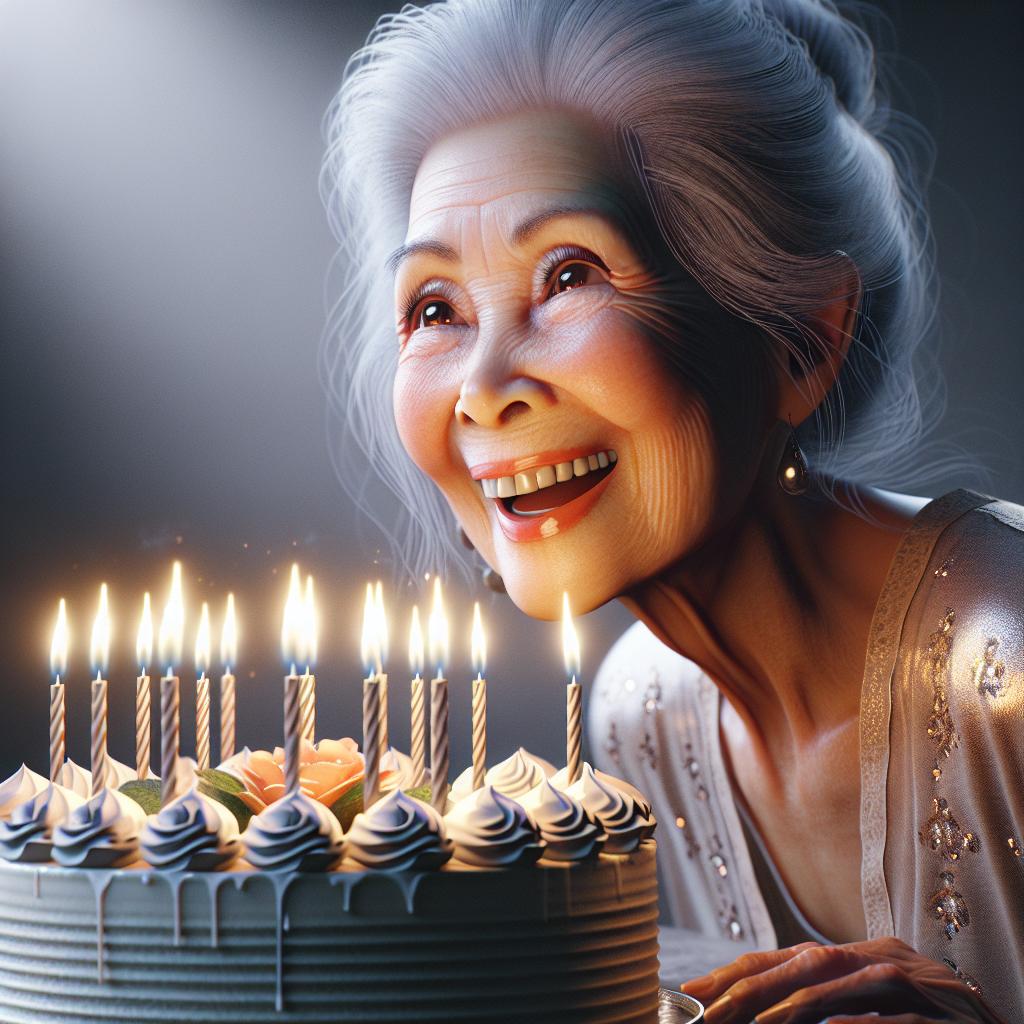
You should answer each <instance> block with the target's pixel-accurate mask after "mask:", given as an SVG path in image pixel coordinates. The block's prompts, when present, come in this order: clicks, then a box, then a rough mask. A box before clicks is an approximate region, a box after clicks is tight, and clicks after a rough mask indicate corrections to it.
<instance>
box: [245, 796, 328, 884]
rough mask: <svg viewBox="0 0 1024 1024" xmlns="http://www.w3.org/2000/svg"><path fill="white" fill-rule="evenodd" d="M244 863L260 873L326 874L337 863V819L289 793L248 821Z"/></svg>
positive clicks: (321, 805)
mask: <svg viewBox="0 0 1024 1024" xmlns="http://www.w3.org/2000/svg"><path fill="white" fill-rule="evenodd" d="M242 838H243V842H244V843H245V859H246V860H247V861H248V862H249V863H250V864H252V866H253V867H256V868H260V869H261V870H263V871H326V870H328V868H331V867H333V866H334V865H335V864H337V863H338V861H339V860H341V853H342V832H341V825H340V823H339V822H338V819H337V818H336V817H335V816H334V815H333V814H331V812H330V811H329V810H328V809H327V808H326V807H324V805H323V804H321V803H318V802H317V801H316V800H312V799H310V798H309V797H308V796H304V795H303V794H302V793H289V794H288V795H286V796H283V797H282V798H281V799H280V800H276V801H275V802H274V803H272V804H271V805H270V806H269V807H266V808H264V809H263V810H262V811H260V813H259V814H257V815H256V816H255V817H254V818H252V819H251V820H250V822H249V827H248V828H247V829H246V830H245V835H244V836H243V837H242Z"/></svg>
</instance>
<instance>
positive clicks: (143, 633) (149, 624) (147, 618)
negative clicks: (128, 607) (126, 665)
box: [135, 590, 153, 675]
mask: <svg viewBox="0 0 1024 1024" xmlns="http://www.w3.org/2000/svg"><path fill="white" fill-rule="evenodd" d="M135 660H136V662H137V663H138V666H139V668H140V670H141V672H142V675H145V674H146V668H147V667H148V665H149V663H150V662H151V661H152V660H153V608H152V605H151V604H150V600H149V591H148V590H147V591H146V592H145V593H144V594H143V595H142V616H141V618H140V619H139V631H138V633H136V634H135Z"/></svg>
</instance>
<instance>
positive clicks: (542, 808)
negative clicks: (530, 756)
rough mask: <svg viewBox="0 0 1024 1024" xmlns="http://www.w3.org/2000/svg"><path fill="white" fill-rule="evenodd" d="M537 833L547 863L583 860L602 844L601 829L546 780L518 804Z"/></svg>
mask: <svg viewBox="0 0 1024 1024" xmlns="http://www.w3.org/2000/svg"><path fill="white" fill-rule="evenodd" d="M519 802H520V804H522V806H523V809H524V810H525V811H526V812H527V813H528V814H529V815H530V817H531V818H533V820H534V822H535V823H536V825H537V828H538V829H540V836H541V839H543V840H544V842H545V843H546V844H547V845H546V846H545V847H544V856H545V857H547V858H549V859H550V860H584V859H585V858H587V857H590V856H592V855H593V854H595V853H597V852H598V851H599V850H600V849H601V846H602V844H603V843H604V841H605V834H604V831H603V829H602V828H601V826H600V825H599V824H598V823H597V821H596V820H595V818H594V816H593V814H591V813H590V811H588V810H587V809H586V808H585V807H583V805H582V804H581V803H579V801H578V800H574V799H573V798H572V797H571V796H569V794H568V793H563V792H561V791H559V790H557V789H555V787H554V786H553V785H552V784H551V780H550V779H545V780H544V781H543V782H542V783H541V784H540V785H539V786H537V787H535V788H534V789H531V790H530V792H529V793H527V794H526V795H525V796H523V797H521V798H520V800H519Z"/></svg>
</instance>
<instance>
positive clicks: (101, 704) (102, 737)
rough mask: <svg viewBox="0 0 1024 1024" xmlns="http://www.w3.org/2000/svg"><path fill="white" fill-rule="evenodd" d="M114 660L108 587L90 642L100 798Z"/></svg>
mask: <svg viewBox="0 0 1024 1024" xmlns="http://www.w3.org/2000/svg"><path fill="white" fill-rule="evenodd" d="M109 658H110V606H109V604H108V599H107V585H106V583H101V584H100V603H99V607H98V608H97V610H96V618H95V619H94V620H93V624H92V638H91V640H90V642H89V660H90V661H91V662H92V667H93V671H94V672H95V673H96V678H95V679H94V680H93V681H92V715H91V722H92V733H91V736H92V750H91V753H92V761H91V764H90V768H91V769H92V795H93V796H97V795H98V794H99V793H100V792H102V791H103V789H104V788H105V787H106V785H107V782H108V779H107V775H108V773H109V767H110V766H109V762H108V761H107V681H106V679H104V678H103V673H104V672H106V670H107V662H108V660H109Z"/></svg>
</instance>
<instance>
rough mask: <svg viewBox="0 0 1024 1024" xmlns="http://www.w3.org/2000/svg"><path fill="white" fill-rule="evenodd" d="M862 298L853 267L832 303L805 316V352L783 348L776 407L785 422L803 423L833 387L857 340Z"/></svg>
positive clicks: (802, 348) (799, 341)
mask: <svg viewBox="0 0 1024 1024" xmlns="http://www.w3.org/2000/svg"><path fill="white" fill-rule="evenodd" d="M860 301H861V285H860V275H858V274H857V272H856V270H854V269H851V274H850V277H849V278H848V279H847V280H846V282H844V284H843V285H842V287H840V288H839V289H838V290H837V291H835V292H834V293H833V295H832V297H831V299H830V300H829V302H828V304H827V305H826V306H824V307H822V308H821V309H819V310H818V311H817V312H815V313H812V314H810V315H809V316H806V317H805V318H804V334H803V336H802V337H801V338H799V339H797V341H796V344H797V347H798V348H799V350H800V351H801V356H800V357H799V358H797V356H796V355H795V354H794V352H793V351H791V350H789V349H784V350H783V352H782V358H781V359H780V360H779V361H778V365H779V391H778V394H779V403H778V408H777V410H776V415H777V416H778V418H779V419H780V420H781V421H782V422H783V423H791V424H792V425H793V426H794V427H795V426H798V425H799V424H801V423H803V421H804V420H805V419H807V417H808V416H810V415H811V413H813V412H814V410H815V409H817V408H818V406H819V405H821V403H822V402H823V401H824V400H825V396H826V395H827V394H828V393H829V391H830V390H831V389H832V386H833V385H834V384H835V382H836V379H837V378H838V376H839V372H840V370H842V368H843V364H844V363H845V362H846V356H847V353H848V352H849V350H850V344H851V342H852V341H853V332H854V329H855V328H856V326H857V311H858V310H859V308H860Z"/></svg>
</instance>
